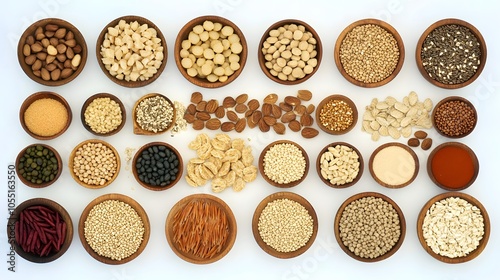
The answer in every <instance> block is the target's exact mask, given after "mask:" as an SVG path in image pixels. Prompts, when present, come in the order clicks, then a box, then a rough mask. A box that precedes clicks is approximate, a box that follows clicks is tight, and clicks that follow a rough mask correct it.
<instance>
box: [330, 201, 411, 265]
mask: <svg viewBox="0 0 500 280" xmlns="http://www.w3.org/2000/svg"><path fill="white" fill-rule="evenodd" d="M364 197H375V198H381V199H383V200H384V201H386V202H387V203H390V204H391V205H392V207H393V208H394V210H395V211H396V212H397V213H398V217H399V225H400V230H401V234H400V236H399V240H398V242H397V243H396V244H395V245H394V246H393V247H392V248H391V249H390V250H389V251H388V252H386V253H385V254H383V255H381V256H378V257H377V258H373V259H369V258H362V257H359V256H356V255H355V254H354V253H353V252H351V251H349V249H348V248H347V247H346V246H344V244H343V242H342V239H341V237H340V234H339V233H340V229H339V223H340V219H341V217H342V213H343V212H344V210H345V207H347V205H349V204H350V203H351V202H353V201H355V200H358V199H361V198H364ZM334 233H335V238H336V239H337V242H338V244H339V246H340V248H341V249H342V251H344V252H345V253H346V254H347V255H349V256H350V257H351V258H353V259H355V260H358V261H361V262H378V261H382V260H385V259H387V258H389V257H390V256H392V255H393V254H394V253H396V252H397V251H398V250H399V248H400V247H401V245H402V244H403V241H404V239H405V235H406V220H405V216H404V214H403V211H402V210H401V208H400V207H399V205H398V204H397V203H396V202H394V201H393V200H392V199H391V198H389V197H388V196H386V195H383V194H381V193H377V192H362V193H358V194H355V195H353V196H351V197H349V198H347V199H346V200H345V201H344V202H343V203H342V205H340V207H339V209H338V210H337V214H336V215H335V222H334Z"/></svg>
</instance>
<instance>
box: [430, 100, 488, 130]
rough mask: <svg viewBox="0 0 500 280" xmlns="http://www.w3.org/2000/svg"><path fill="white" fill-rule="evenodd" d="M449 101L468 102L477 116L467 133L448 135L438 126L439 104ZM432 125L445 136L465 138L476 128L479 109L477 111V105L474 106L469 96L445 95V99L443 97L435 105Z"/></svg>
mask: <svg viewBox="0 0 500 280" xmlns="http://www.w3.org/2000/svg"><path fill="white" fill-rule="evenodd" d="M449 101H461V102H464V103H465V104H467V106H469V107H470V108H471V109H472V111H473V112H474V117H475V119H476V120H475V121H474V125H473V126H472V128H471V129H470V130H469V131H468V132H467V133H464V134H462V135H458V136H450V135H447V134H445V133H443V132H442V131H441V130H440V129H439V128H438V127H437V126H436V120H435V119H436V117H435V115H436V110H437V108H439V106H441V105H443V104H445V103H446V102H449ZM431 117H432V126H434V127H435V128H436V131H437V132H438V133H439V134H440V135H442V136H444V137H447V138H463V137H465V136H467V135H469V134H471V133H472V131H474V129H475V128H476V125H477V118H478V116H477V111H476V107H475V106H474V104H472V102H470V101H469V100H468V99H467V98H464V97H461V96H448V97H445V98H443V99H441V100H440V101H439V102H438V103H437V104H436V106H434V109H433V110H432V115H431Z"/></svg>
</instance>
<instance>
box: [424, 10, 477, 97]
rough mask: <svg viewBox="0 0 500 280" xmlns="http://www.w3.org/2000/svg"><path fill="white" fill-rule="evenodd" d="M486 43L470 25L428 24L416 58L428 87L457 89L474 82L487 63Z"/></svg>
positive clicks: (457, 21) (451, 22)
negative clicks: (428, 83)
mask: <svg viewBox="0 0 500 280" xmlns="http://www.w3.org/2000/svg"><path fill="white" fill-rule="evenodd" d="M486 53H487V50H486V42H485V40H484V38H483V36H482V35H481V33H480V32H479V30H478V29H477V28H476V27H474V26H473V25H472V24H470V23H468V22H466V21H463V20H460V19H454V18H448V19H442V20H439V21H437V22H435V23H433V24H432V25H430V26H429V27H428V28H427V29H426V30H425V31H424V32H423V33H422V35H421V36H420V38H419V40H418V43H417V47H416V51H415V59H416V61H417V67H418V70H419V71H420V73H421V74H422V76H423V77H424V78H425V79H426V80H427V81H428V82H430V83H431V84H433V85H435V86H438V87H441V88H445V89H457V88H462V87H465V86H467V85H469V84H471V83H472V82H474V81H475V80H476V79H477V77H479V75H480V74H481V72H482V71H483V69H484V65H485V64H486Z"/></svg>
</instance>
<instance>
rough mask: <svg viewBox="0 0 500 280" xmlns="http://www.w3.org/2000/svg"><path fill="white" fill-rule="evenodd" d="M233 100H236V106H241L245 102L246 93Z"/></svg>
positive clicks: (246, 98)
mask: <svg viewBox="0 0 500 280" xmlns="http://www.w3.org/2000/svg"><path fill="white" fill-rule="evenodd" d="M235 100H236V103H237V104H243V103H245V102H247V100H248V94H246V93H243V94H240V95H238V96H237V97H236V99H235Z"/></svg>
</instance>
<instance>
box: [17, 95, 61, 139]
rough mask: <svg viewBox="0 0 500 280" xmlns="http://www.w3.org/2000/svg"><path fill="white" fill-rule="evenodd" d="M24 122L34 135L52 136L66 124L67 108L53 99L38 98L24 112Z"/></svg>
mask: <svg viewBox="0 0 500 280" xmlns="http://www.w3.org/2000/svg"><path fill="white" fill-rule="evenodd" d="M24 122H25V124H26V127H27V128H28V130H29V131H31V132H32V133H34V134H36V135H39V136H45V137H47V136H53V135H56V134H57V133H59V132H61V131H62V130H63V129H64V127H65V126H66V123H67V122H68V110H67V109H66V108H65V107H64V105H63V104H62V103H61V102H59V101H57V100H55V99H52V98H42V99H38V100H36V101H34V102H33V103H31V105H29V106H28V108H27V109H26V111H25V112H24Z"/></svg>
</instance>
